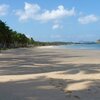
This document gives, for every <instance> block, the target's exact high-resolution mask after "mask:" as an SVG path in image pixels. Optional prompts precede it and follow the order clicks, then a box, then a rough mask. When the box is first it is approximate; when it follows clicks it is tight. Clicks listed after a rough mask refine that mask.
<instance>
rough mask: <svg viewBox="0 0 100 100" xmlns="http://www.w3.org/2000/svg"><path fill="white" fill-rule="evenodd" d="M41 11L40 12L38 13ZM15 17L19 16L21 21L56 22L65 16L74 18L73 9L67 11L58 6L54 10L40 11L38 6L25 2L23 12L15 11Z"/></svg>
mask: <svg viewBox="0 0 100 100" xmlns="http://www.w3.org/2000/svg"><path fill="white" fill-rule="evenodd" d="M40 11H41V12H40ZM16 15H17V16H19V19H20V20H21V21H22V20H23V21H25V20H28V19H33V20H39V21H49V20H57V19H61V18H63V17H67V16H74V15H75V9H74V8H72V9H70V10H67V9H65V8H64V6H63V5H60V6H58V8H57V9H55V10H51V11H50V10H45V11H43V10H42V9H40V6H39V5H38V4H30V3H27V2H25V6H24V10H18V11H16Z"/></svg>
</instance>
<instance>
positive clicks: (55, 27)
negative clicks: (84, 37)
mask: <svg viewBox="0 0 100 100" xmlns="http://www.w3.org/2000/svg"><path fill="white" fill-rule="evenodd" d="M62 28H63V26H62V25H60V24H54V25H53V27H52V29H54V30H55V29H62Z"/></svg>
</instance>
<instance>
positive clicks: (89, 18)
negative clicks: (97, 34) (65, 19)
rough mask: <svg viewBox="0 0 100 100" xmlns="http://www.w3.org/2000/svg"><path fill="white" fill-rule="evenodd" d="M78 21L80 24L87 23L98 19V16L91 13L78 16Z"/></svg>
mask: <svg viewBox="0 0 100 100" xmlns="http://www.w3.org/2000/svg"><path fill="white" fill-rule="evenodd" d="M78 21H79V22H80V23H81V24H89V23H93V22H96V21H98V17H97V16H95V15H93V14H91V15H88V16H84V17H80V18H79V19H78Z"/></svg>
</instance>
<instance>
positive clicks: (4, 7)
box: [0, 4, 9, 16]
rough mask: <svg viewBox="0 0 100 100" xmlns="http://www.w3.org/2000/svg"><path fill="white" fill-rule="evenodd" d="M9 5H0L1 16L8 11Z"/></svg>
mask: <svg viewBox="0 0 100 100" xmlns="http://www.w3.org/2000/svg"><path fill="white" fill-rule="evenodd" d="M8 8H9V5H6V4H1V5H0V16H4V15H6V14H7V12H8Z"/></svg>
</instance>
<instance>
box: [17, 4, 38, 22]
mask: <svg viewBox="0 0 100 100" xmlns="http://www.w3.org/2000/svg"><path fill="white" fill-rule="evenodd" d="M39 10H40V7H39V6H38V5H37V4H30V3H27V2H25V6H24V10H18V11H16V15H17V16H19V20H21V21H22V20H28V19H33V18H35V17H36V14H37V12H38V11H39Z"/></svg>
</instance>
